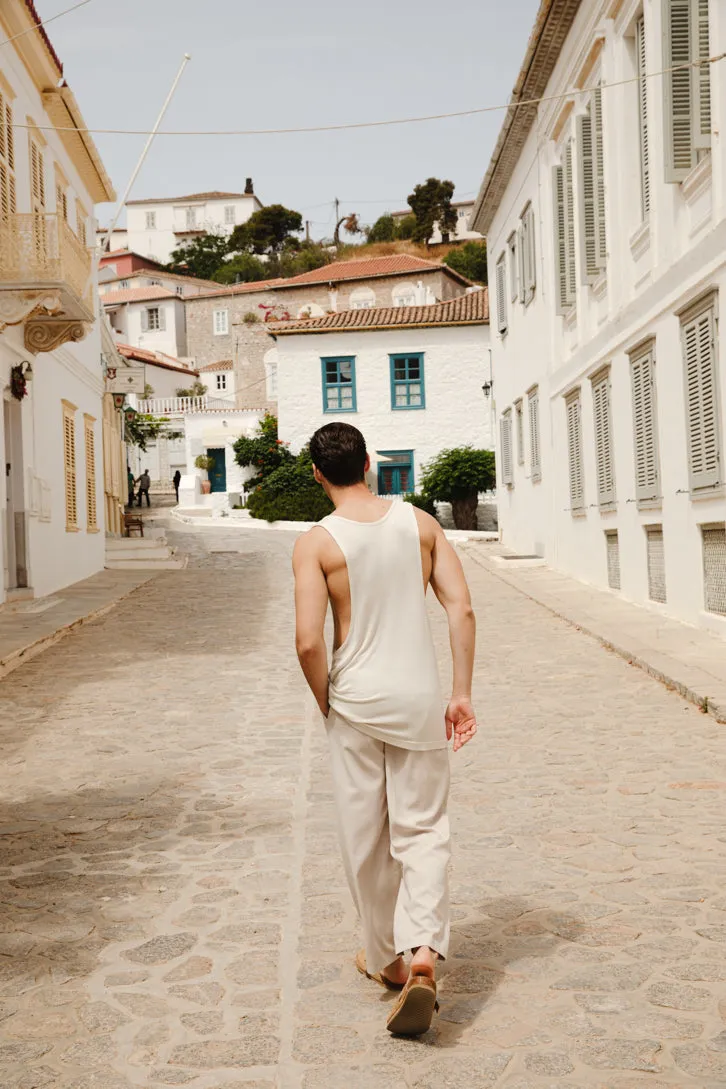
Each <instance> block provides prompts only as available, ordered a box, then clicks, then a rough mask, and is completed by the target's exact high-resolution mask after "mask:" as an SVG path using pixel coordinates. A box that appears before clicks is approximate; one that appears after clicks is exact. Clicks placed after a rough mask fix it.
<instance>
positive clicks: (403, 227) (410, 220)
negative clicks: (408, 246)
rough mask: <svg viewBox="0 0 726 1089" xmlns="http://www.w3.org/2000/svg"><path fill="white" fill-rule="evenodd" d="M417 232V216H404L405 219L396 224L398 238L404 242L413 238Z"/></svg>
mask: <svg viewBox="0 0 726 1089" xmlns="http://www.w3.org/2000/svg"><path fill="white" fill-rule="evenodd" d="M415 230H416V216H415V215H414V214H413V212H412V213H411V215H408V216H404V217H403V219H399V221H398V223H397V224H396V238H397V239H401V241H404V240H406V239H409V238H413V235H414V231H415Z"/></svg>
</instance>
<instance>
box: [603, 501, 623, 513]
mask: <svg viewBox="0 0 726 1089" xmlns="http://www.w3.org/2000/svg"><path fill="white" fill-rule="evenodd" d="M599 508H600V513H601V514H617V512H618V505H617V503H600V504H599Z"/></svg>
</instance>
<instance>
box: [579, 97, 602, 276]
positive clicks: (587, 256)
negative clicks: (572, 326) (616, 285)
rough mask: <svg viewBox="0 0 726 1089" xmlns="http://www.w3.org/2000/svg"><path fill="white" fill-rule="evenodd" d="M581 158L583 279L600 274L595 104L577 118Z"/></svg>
mask: <svg viewBox="0 0 726 1089" xmlns="http://www.w3.org/2000/svg"><path fill="white" fill-rule="evenodd" d="M577 151H578V155H577V159H578V164H579V168H580V169H579V174H580V177H579V181H580V244H581V246H582V274H583V282H584V283H588V282H589V281H590V280H594V279H595V277H596V276H597V274H598V271H599V270H598V264H597V242H596V233H597V230H596V214H595V155H594V149H593V139H592V114H591V106H588V108H587V112H586V113H583V114H581V115H580V116H579V117H578V118H577Z"/></svg>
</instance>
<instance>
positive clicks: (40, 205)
mask: <svg viewBox="0 0 726 1089" xmlns="http://www.w3.org/2000/svg"><path fill="white" fill-rule="evenodd" d="M30 189H31V194H32V197H33V211H34V212H42V211H43V209H44V208H45V162H44V160H43V153H42V151H41V150H40V148H39V147H38V145H37V144H36V143H35V141H34V140H31V141H30Z"/></svg>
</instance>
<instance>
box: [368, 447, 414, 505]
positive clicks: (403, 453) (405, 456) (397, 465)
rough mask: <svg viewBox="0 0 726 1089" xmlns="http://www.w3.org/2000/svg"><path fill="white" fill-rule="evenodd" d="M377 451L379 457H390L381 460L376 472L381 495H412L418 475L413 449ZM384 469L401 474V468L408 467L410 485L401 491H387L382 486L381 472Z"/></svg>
mask: <svg viewBox="0 0 726 1089" xmlns="http://www.w3.org/2000/svg"><path fill="white" fill-rule="evenodd" d="M376 453H377V454H378V456H379V457H382V458H389V459H390V460H389V461H379V462H378V471H377V474H376V479H377V487H378V494H379V495H410V494H411V493H412V492H415V491H416V477H415V470H414V461H413V450H377V451H376ZM384 469H392V470H393V471H394V473H395V472H398V473H399V474H400V471H401V469H407V470H408V472H409V487H408V488H407V489H406V491H403V490H401V491H399V492H385V491H383V489H382V487H381V474H382V471H383V470H384Z"/></svg>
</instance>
